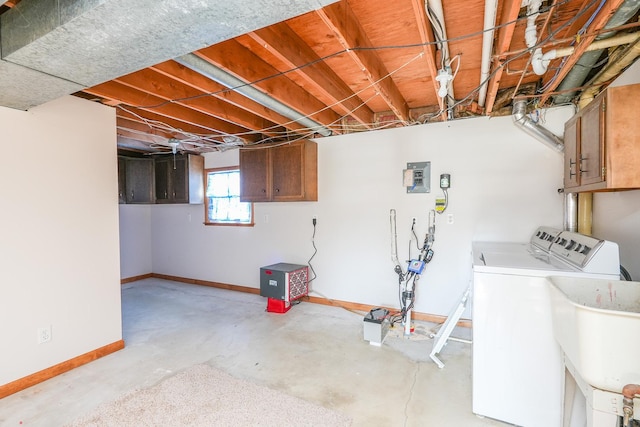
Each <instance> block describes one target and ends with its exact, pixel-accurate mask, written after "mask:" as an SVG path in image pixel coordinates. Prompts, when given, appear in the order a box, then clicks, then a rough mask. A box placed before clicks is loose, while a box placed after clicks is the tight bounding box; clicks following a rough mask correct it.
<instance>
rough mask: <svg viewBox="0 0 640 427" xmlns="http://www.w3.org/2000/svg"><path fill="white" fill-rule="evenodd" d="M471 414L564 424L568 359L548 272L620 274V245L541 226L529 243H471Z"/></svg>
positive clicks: (531, 426) (537, 426)
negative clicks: (556, 329) (554, 318)
mask: <svg viewBox="0 0 640 427" xmlns="http://www.w3.org/2000/svg"><path fill="white" fill-rule="evenodd" d="M472 257H473V308H472V311H473V412H474V413H475V414H477V415H481V416H486V417H490V418H494V419H497V420H500V421H504V422H507V423H511V424H515V425H518V426H525V427H561V426H562V403H563V380H564V365H563V360H562V352H561V350H560V347H559V345H558V344H557V342H556V340H555V338H554V336H553V328H552V323H551V309H550V304H549V290H548V285H547V281H546V279H545V278H546V277H547V276H551V275H553V276H573V277H595V278H602V279H619V277H620V260H619V255H618V245H617V244H615V243H613V242H609V241H606V240H599V239H596V238H593V237H590V236H585V235H581V234H579V233H574V232H568V231H560V230H556V229H553V228H549V227H540V228H538V229H537V230H536V232H535V233H534V234H533V236H532V237H531V239H530V241H529V242H528V243H513V242H474V243H473V244H472Z"/></svg>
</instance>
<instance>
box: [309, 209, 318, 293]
mask: <svg viewBox="0 0 640 427" xmlns="http://www.w3.org/2000/svg"><path fill="white" fill-rule="evenodd" d="M315 239H316V219H315V218H313V235H312V236H311V245H312V246H313V255H311V258H309V261H308V262H307V264H309V268H310V269H311V273H312V274H313V277H312V278H311V279H309V281H308V282H307V283H311V282H312V281H314V280H315V279H316V277H318V275H317V274H316V271H315V270H314V269H313V266H312V265H311V260H312V259H313V258H314V257H315V256H316V254H317V253H318V248H316V241H315Z"/></svg>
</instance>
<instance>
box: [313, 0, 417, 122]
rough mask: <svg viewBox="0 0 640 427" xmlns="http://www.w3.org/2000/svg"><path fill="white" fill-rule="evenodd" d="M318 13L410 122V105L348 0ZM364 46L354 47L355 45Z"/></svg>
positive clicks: (398, 113) (400, 115) (393, 108)
mask: <svg viewBox="0 0 640 427" xmlns="http://www.w3.org/2000/svg"><path fill="white" fill-rule="evenodd" d="M316 13H317V14H318V15H319V16H320V17H321V18H322V20H323V21H324V23H325V24H326V25H327V26H328V27H329V29H331V30H332V31H333V32H334V34H335V35H336V37H337V38H338V40H339V41H340V43H341V44H342V47H343V48H344V49H345V51H346V52H347V53H348V54H349V56H350V57H351V58H352V59H353V61H354V62H355V63H356V64H357V66H358V68H359V69H360V70H362V71H363V72H364V73H365V75H366V77H367V79H368V80H369V82H370V83H371V84H372V85H373V86H374V88H375V90H376V91H377V92H378V93H379V94H380V96H381V97H382V98H383V99H384V101H385V102H386V103H387V105H388V106H389V108H390V109H391V111H393V113H394V114H395V115H396V116H397V117H398V119H400V120H402V121H404V122H409V121H410V116H409V106H408V105H407V102H406V101H405V99H404V97H403V96H402V94H401V93H400V90H399V89H398V87H397V86H396V84H395V83H394V82H393V79H392V78H391V77H390V76H389V71H388V70H387V68H386V67H385V65H384V63H383V62H382V61H381V60H380V57H379V56H378V54H377V53H376V52H375V50H374V49H373V47H374V46H373V45H372V44H371V42H370V41H369V38H368V37H367V34H366V33H365V31H364V30H363V29H362V27H361V26H360V23H359V22H358V19H357V18H356V16H355V14H354V13H353V11H352V10H351V8H350V7H349V5H348V4H347V3H346V2H345V1H339V2H337V3H333V4H331V5H329V6H326V7H324V8H323V9H320V10H317V11H316ZM356 47H357V48H364V49H354V48H356Z"/></svg>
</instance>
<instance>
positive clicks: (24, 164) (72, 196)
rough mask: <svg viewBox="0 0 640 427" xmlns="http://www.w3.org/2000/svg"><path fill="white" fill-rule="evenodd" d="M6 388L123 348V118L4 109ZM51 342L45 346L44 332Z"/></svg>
mask: <svg viewBox="0 0 640 427" xmlns="http://www.w3.org/2000/svg"><path fill="white" fill-rule="evenodd" d="M0 123H2V125H1V126H0V149H1V150H2V153H3V156H2V157H3V162H2V167H0V181H1V182H2V183H3V185H2V188H3V190H2V209H0V236H1V238H0V276H1V277H2V284H1V286H0V343H2V344H1V346H2V347H1V351H0V361H1V362H0V385H2V384H5V383H8V382H11V381H13V380H16V379H19V378H22V377H24V376H27V375H29V374H32V373H35V372H37V371H40V370H42V369H45V368H48V367H51V366H53V365H55V364H57V363H60V362H63V361H65V360H69V359H71V358H74V357H76V356H79V355H81V354H83V353H86V352H88V351H91V350H94V349H96V348H99V347H102V346H104V345H107V344H110V343H113V342H115V341H118V340H120V339H121V338H122V327H121V311H120V280H119V267H118V262H119V261H118V200H117V194H118V189H117V187H118V179H117V161H116V126H115V112H114V110H113V109H112V108H109V107H105V106H102V105H100V104H97V103H92V102H89V101H85V100H82V99H79V98H75V97H71V96H67V97H64V98H61V99H58V100H55V101H52V102H49V103H47V104H44V105H41V106H39V107H36V108H34V109H32V110H30V111H28V112H24V111H17V110H11V109H8V108H4V107H0ZM49 325H50V326H51V327H52V340H51V341H50V342H48V343H45V344H38V343H37V330H38V328H40V327H45V326H49Z"/></svg>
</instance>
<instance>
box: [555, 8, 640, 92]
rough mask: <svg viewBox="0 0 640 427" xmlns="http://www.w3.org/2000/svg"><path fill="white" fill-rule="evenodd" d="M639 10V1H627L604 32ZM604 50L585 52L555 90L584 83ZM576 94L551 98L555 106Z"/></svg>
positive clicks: (606, 35) (560, 90)
mask: <svg viewBox="0 0 640 427" xmlns="http://www.w3.org/2000/svg"><path fill="white" fill-rule="evenodd" d="M639 9H640V0H627V1H625V2H624V3H622V5H621V6H620V7H619V8H618V10H617V11H616V12H615V13H614V14H613V16H612V17H611V19H610V20H609V21H608V22H607V24H606V25H605V26H604V29H605V30H608V29H611V28H615V27H618V26H620V25H623V24H625V23H626V22H627V21H629V20H630V19H631V18H633V17H634V16H635V14H636V13H637V12H638V10H639ZM615 34H616V32H615V31H609V32H608V33H603V34H600V35H599V36H597V37H596V38H595V40H603V39H607V38H609V37H612V36H614V35H615ZM603 51H604V49H600V50H594V51H591V52H585V53H584V54H583V55H582V56H581V57H580V59H579V60H578V62H577V63H576V65H574V66H573V68H572V69H571V71H570V72H569V74H567V76H566V77H565V78H564V80H562V83H560V85H559V86H558V88H557V89H556V90H557V91H559V92H562V91H566V90H570V89H573V88H576V87H579V86H582V84H583V83H584V81H585V80H586V79H587V76H588V75H589V73H590V72H591V70H592V69H593V67H594V65H595V64H596V62H598V59H600V56H602V52H603ZM575 94H576V92H567V93H563V94H562V95H557V96H555V97H554V98H553V101H554V103H556V104H564V103H567V102H569V101H571V99H572V98H573V97H574V96H575Z"/></svg>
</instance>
